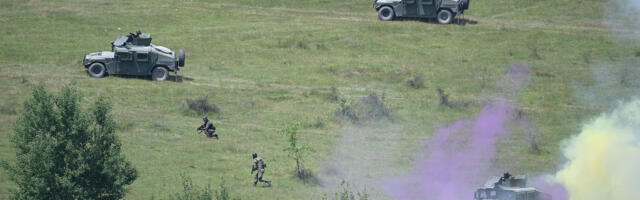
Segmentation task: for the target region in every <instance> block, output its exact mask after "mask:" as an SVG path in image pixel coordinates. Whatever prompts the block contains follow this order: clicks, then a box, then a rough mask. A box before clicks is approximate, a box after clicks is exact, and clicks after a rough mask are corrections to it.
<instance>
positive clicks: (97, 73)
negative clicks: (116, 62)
mask: <svg viewBox="0 0 640 200" xmlns="http://www.w3.org/2000/svg"><path fill="white" fill-rule="evenodd" d="M87 72H89V76H91V77H94V78H102V77H104V75H105V74H107V68H105V67H104V65H103V64H102V63H93V64H91V65H89V67H88V68H87Z"/></svg>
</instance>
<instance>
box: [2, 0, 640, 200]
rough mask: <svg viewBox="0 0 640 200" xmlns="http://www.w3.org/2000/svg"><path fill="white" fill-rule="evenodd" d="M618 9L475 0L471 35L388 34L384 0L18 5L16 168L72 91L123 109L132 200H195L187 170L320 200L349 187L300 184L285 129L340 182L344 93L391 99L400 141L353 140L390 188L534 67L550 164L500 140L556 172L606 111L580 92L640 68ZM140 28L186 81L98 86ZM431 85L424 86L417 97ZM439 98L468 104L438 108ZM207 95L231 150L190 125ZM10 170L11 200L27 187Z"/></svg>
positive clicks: (6, 53) (415, 28) (415, 29)
mask: <svg viewBox="0 0 640 200" xmlns="http://www.w3.org/2000/svg"><path fill="white" fill-rule="evenodd" d="M606 3H607V2H606V1H595V0H585V1H569V0H536V1H533V0H475V1H472V4H471V9H470V10H468V11H467V13H466V16H465V18H466V19H467V20H468V21H469V23H467V24H466V25H464V26H462V25H438V24H435V23H431V22H423V21H414V20H402V21H394V22H382V21H379V20H378V19H377V15H376V13H375V11H374V10H373V9H372V8H371V1H369V0H343V1H327V0H307V1H299V0H190V1H169V0H153V1H151V0H127V1H124V0H113V1H99V0H48V1H43V0H26V1H25V0H3V1H0V27H2V28H1V29H0V47H1V48H0V58H2V59H0V138H2V139H0V159H6V160H12V159H13V157H14V152H13V149H12V147H11V144H10V142H9V140H8V138H9V135H10V134H11V133H12V127H13V122H14V121H15V119H16V118H17V116H18V114H17V113H19V112H20V111H21V109H22V108H21V104H22V102H23V101H24V100H25V99H26V98H28V97H29V96H30V92H31V88H32V87H33V86H34V85H37V84H44V85H45V87H46V88H48V89H51V90H53V91H58V89H59V88H60V87H62V86H63V85H68V84H71V85H74V86H75V87H77V88H78V89H79V90H80V91H82V92H83V94H84V99H85V100H86V101H85V103H86V102H89V101H90V100H92V99H95V98H96V97H97V96H99V95H105V96H108V97H110V99H111V101H112V102H113V108H114V110H113V113H112V114H113V116H114V117H115V119H116V120H117V122H118V126H119V129H118V132H117V134H118V135H119V136H120V139H121V141H122V142H123V151H124V153H125V155H126V156H127V158H128V159H129V160H130V161H131V162H133V164H134V166H135V167H136V168H137V169H138V171H139V178H138V179H137V180H136V181H135V182H134V184H133V185H131V186H130V187H129V189H130V192H129V193H128V195H127V198H128V199H149V198H151V197H155V198H156V199H165V198H166V197H168V196H170V195H173V194H175V193H176V192H179V191H180V190H181V187H182V186H181V179H180V174H181V173H184V174H186V175H187V176H190V177H192V178H193V181H194V183H196V184H198V185H206V184H208V183H211V184H212V185H214V186H215V185H217V184H218V183H220V181H221V180H222V179H224V180H225V183H226V184H227V186H228V187H229V188H230V189H231V194H232V195H234V196H238V197H240V198H242V199H255V198H259V197H263V198H265V199H320V198H321V197H322V196H323V195H324V194H327V193H329V192H330V191H332V189H333V188H338V187H339V185H332V184H324V185H322V186H320V185H307V184H302V182H301V181H299V180H297V179H296V178H295V177H294V176H293V166H294V162H293V161H292V160H291V159H290V158H288V157H287V153H286V152H283V151H282V149H283V148H284V147H285V146H286V145H287V142H286V138H285V137H284V136H283V135H280V134H278V133H277V132H278V130H280V129H281V128H283V127H284V126H285V125H286V124H288V123H294V122H298V123H300V124H301V130H300V137H301V139H300V140H301V142H302V143H304V144H307V145H309V146H311V147H312V148H314V149H315V152H314V153H311V154H310V155H309V156H308V158H307V159H306V166H308V167H309V168H311V169H312V170H313V171H316V172H321V171H322V170H323V169H325V167H326V166H327V165H328V164H330V163H329V162H330V159H329V158H330V157H331V156H332V155H335V151H336V150H335V149H336V147H340V146H344V144H341V138H344V137H343V136H342V135H343V134H345V132H346V133H349V132H352V131H349V130H351V129H359V128H358V127H357V126H354V125H351V124H350V123H348V122H344V121H343V120H341V119H340V118H338V117H336V116H335V115H334V111H335V110H336V109H337V108H338V103H337V102H335V101H332V100H330V99H329V98H327V96H330V94H331V88H332V87H335V88H337V91H338V93H339V94H340V96H341V97H342V98H346V99H358V98H360V97H363V96H366V95H368V94H370V93H377V94H378V95H380V96H381V95H383V94H384V96H385V103H386V104H387V105H388V106H389V108H390V109H391V110H392V111H393V112H392V115H393V116H394V117H395V118H396V120H395V121H394V122H380V123H378V124H377V125H372V127H373V128H372V129H382V130H389V127H391V128H390V129H392V130H393V131H394V133H395V134H389V136H387V137H383V138H382V140H375V141H368V139H366V138H365V139H361V140H358V139H355V140H353V141H349V142H352V143H354V144H353V145H361V144H368V145H364V146H363V148H377V147H380V146H382V147H384V148H383V149H384V150H388V151H387V152H388V153H389V154H388V155H384V156H386V157H385V159H383V161H384V162H388V163H386V164H385V165H384V166H386V167H385V169H381V170H380V172H377V173H378V174H375V175H376V176H377V175H380V176H383V175H392V174H397V173H402V172H403V171H406V170H409V169H411V167H412V165H411V164H412V162H413V159H412V158H413V157H414V156H415V155H416V154H417V153H420V151H419V149H420V147H421V146H420V145H421V144H422V141H423V140H424V139H428V138H429V137H430V136H431V135H432V134H433V132H434V131H435V129H436V128H437V127H438V126H441V125H443V124H447V123H449V122H452V121H454V120H456V119H460V118H471V117H473V116H475V114H476V113H477V112H478V111H479V110H480V109H481V108H482V106H483V103H484V102H486V101H487V100H488V99H489V98H491V97H492V94H496V93H499V91H497V90H499V87H498V86H497V85H498V81H500V80H501V78H502V76H503V75H504V74H505V73H506V72H507V70H508V69H509V67H510V66H511V65H513V64H514V63H517V64H525V65H528V66H529V67H530V68H531V77H530V81H529V84H528V86H527V87H526V88H524V89H523V92H522V94H521V95H520V96H519V97H518V98H517V99H516V103H517V104H518V105H519V106H520V107H521V108H522V110H523V113H524V114H525V115H527V116H528V117H529V118H530V119H532V123H534V126H535V127H537V130H538V131H539V134H540V135H539V136H538V141H539V145H540V148H541V149H542V151H541V152H539V153H531V152H530V150H529V146H528V145H527V144H528V141H527V137H526V136H525V135H524V133H514V134H511V135H510V136H509V138H505V139H504V140H503V141H501V145H500V148H499V149H498V151H499V156H498V158H497V159H496V160H495V165H496V166H499V167H501V168H505V169H508V170H510V171H513V172H517V173H526V174H539V173H545V172H553V171H554V170H555V169H556V168H557V166H558V163H559V162H560V161H561V160H560V156H559V155H560V154H559V148H560V146H559V144H560V142H561V141H562V139H565V138H567V137H569V136H570V135H571V134H574V133H576V132H577V131H579V129H580V126H581V124H582V123H583V122H584V121H585V120H588V119H590V118H591V117H593V116H594V115H596V114H597V113H600V112H602V111H603V110H605V109H606V107H605V106H602V105H600V104H594V103H590V102H587V101H581V100H580V98H578V97H577V96H578V94H576V93H577V91H579V90H577V89H576V88H579V87H583V86H584V87H589V86H590V85H593V84H595V81H594V78H593V77H592V75H593V74H592V70H591V68H592V67H594V66H595V65H597V63H609V62H616V63H617V62H626V61H629V60H631V61H637V60H638V56H640V53H638V52H640V45H639V44H638V43H637V42H633V41H621V40H620V39H619V38H618V37H617V36H616V35H615V34H612V33H611V31H610V30H609V28H608V26H607V25H606V23H605V22H604V21H603V17H604V16H605V13H604V10H603V9H602V6H603V5H605V4H606ZM137 29H141V30H142V31H143V32H147V33H151V34H152V36H153V38H154V39H153V42H154V43H155V44H158V45H162V46H166V47H169V48H172V49H174V50H177V49H185V50H186V52H187V60H186V67H184V68H183V70H182V71H180V75H181V76H184V77H183V80H184V81H183V82H172V81H164V82H153V81H149V80H147V79H144V78H135V77H114V76H111V77H107V78H101V79H94V78H90V77H88V75H87V73H86V70H85V69H84V68H83V67H82V66H81V64H80V61H81V56H82V55H83V54H85V53H88V52H95V51H108V50H109V41H112V40H114V39H115V38H116V37H117V36H119V35H124V34H126V33H128V32H134V31H135V30H137ZM617 31H618V32H620V33H623V34H625V33H630V32H631V30H617ZM416 75H418V76H421V77H422V78H423V79H424V85H425V87H424V88H419V89H415V88H412V87H410V86H409V85H408V84H407V80H409V79H410V78H411V77H413V76H416ZM611 78H612V79H616V78H617V77H611ZM436 88H442V89H443V90H444V91H445V92H446V93H447V94H449V95H450V97H449V98H450V99H452V100H453V101H459V102H467V103H469V106H468V107H461V108H445V107H442V106H439V97H438V93H437V92H436ZM603 89H605V90H615V89H619V87H618V85H616V84H612V85H610V86H608V87H606V88H603ZM205 95H208V97H209V100H210V102H212V103H215V104H217V105H218V106H219V107H220V108H221V111H220V113H218V114H210V118H212V119H213V120H214V123H215V124H216V125H217V127H218V132H219V133H220V137H221V139H220V140H218V141H215V140H207V139H206V138H204V137H203V136H202V135H197V134H196V132H195V128H196V127H197V126H198V125H199V124H200V123H201V117H202V116H200V115H197V114H195V113H192V112H184V103H185V99H187V98H190V99H194V98H198V97H201V96H205ZM87 106H88V105H87ZM381 127H385V128H381ZM365 132H366V131H365ZM371 133H377V132H376V131H371ZM342 142H344V141H342ZM252 152H258V154H259V155H261V157H263V158H264V159H265V160H266V161H267V162H268V165H269V168H268V169H267V173H266V174H265V176H266V177H267V178H270V179H272V180H273V181H274V186H273V187H271V188H261V187H257V188H254V187H252V176H251V175H250V174H249V172H250V169H251V168H250V164H251V158H250V154H251V153H252ZM363 152H365V154H361V155H367V156H369V155H371V154H373V155H372V156H376V155H377V154H375V153H371V152H375V151H366V150H363ZM366 152H370V153H366ZM363 164H369V163H363ZM5 173H6V172H4V171H2V172H0V199H4V198H6V197H7V195H8V190H9V189H10V188H12V187H13V185H12V184H11V183H10V182H9V181H8V180H7V175H6V174H5ZM347 181H349V180H347ZM371 187H373V188H375V186H371ZM329 195H331V194H329ZM379 198H383V197H379Z"/></svg>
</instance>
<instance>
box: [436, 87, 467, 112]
mask: <svg viewBox="0 0 640 200" xmlns="http://www.w3.org/2000/svg"><path fill="white" fill-rule="evenodd" d="M436 92H438V96H439V97H440V106H444V107H448V108H458V107H463V108H466V107H468V106H469V102H466V101H458V102H453V101H450V100H449V94H447V93H445V92H444V90H443V89H442V88H437V89H436Z"/></svg>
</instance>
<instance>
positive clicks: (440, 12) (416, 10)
mask: <svg viewBox="0 0 640 200" xmlns="http://www.w3.org/2000/svg"><path fill="white" fill-rule="evenodd" d="M373 8H374V9H376V11H378V18H380V20H384V21H389V20H393V19H395V18H396V17H413V18H436V19H437V20H438V22H439V23H441V24H448V23H451V22H452V21H453V18H455V17H456V15H459V14H463V13H464V11H465V10H467V9H469V0H374V1H373Z"/></svg>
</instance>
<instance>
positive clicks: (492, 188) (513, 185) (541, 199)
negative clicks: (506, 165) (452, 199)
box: [473, 173, 551, 200]
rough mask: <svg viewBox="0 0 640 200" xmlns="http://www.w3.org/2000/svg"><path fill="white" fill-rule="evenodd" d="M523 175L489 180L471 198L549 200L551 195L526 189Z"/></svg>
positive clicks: (531, 188) (508, 175)
mask: <svg viewBox="0 0 640 200" xmlns="http://www.w3.org/2000/svg"><path fill="white" fill-rule="evenodd" d="M526 185H527V178H526V177H525V176H524V175H518V176H515V177H513V176H511V174H509V173H505V174H504V176H502V177H498V176H495V177H492V178H490V179H489V180H488V181H487V183H486V184H485V185H484V187H481V188H478V189H477V190H476V192H475V193H474V195H473V197H474V199H476V200H551V195H548V194H545V193H542V192H540V191H538V190H537V189H536V188H533V187H526Z"/></svg>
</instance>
